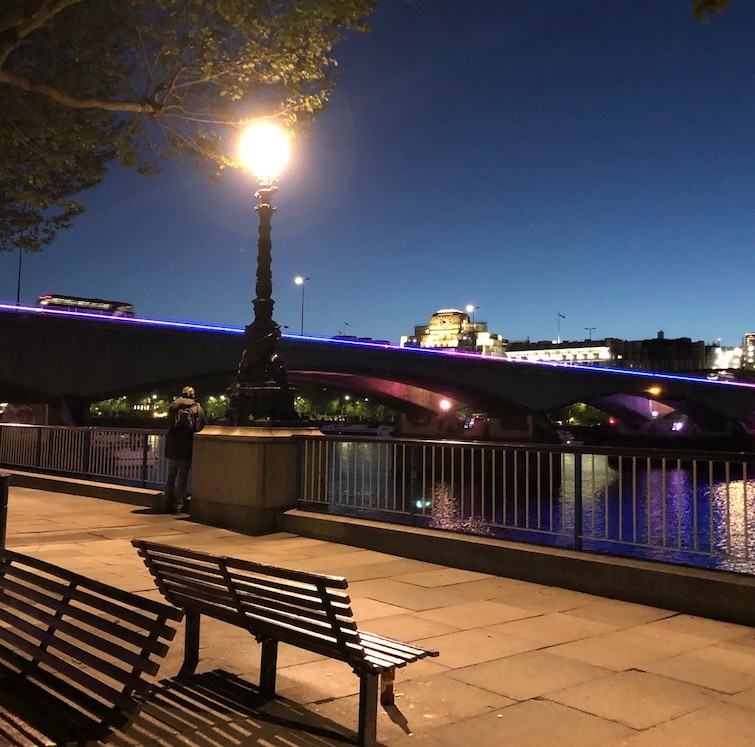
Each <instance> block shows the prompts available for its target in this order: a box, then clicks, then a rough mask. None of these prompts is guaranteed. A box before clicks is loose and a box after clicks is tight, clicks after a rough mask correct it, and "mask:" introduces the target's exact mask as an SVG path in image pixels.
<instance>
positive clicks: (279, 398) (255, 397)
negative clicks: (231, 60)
mask: <svg viewBox="0 0 755 747" xmlns="http://www.w3.org/2000/svg"><path fill="white" fill-rule="evenodd" d="M288 157H289V142H288V138H287V136H286V134H285V133H284V132H283V131H282V130H280V129H279V128H277V127H275V126H274V125H272V124H269V123H262V124H258V125H255V126H253V127H251V128H250V129H248V130H247V131H246V132H245V133H244V134H243V135H242V137H241V140H240V142H239V158H240V160H241V161H242V163H243V164H244V167H245V168H246V169H247V170H249V171H250V172H251V173H252V174H253V175H254V177H255V178H256V179H257V181H258V183H259V189H258V190H257V191H256V192H255V194H254V196H255V197H256V198H257V199H258V200H259V204H258V205H256V206H255V208H254V209H255V210H256V211H257V215H258V216H259V240H258V242H257V282H256V285H255V292H256V297H255V299H254V301H253V302H252V305H253V306H254V321H253V322H252V323H251V324H250V325H248V326H247V327H246V329H245V332H244V353H243V355H242V357H241V362H240V363H239V369H238V373H237V374H236V382H235V384H234V386H233V387H232V388H231V402H230V410H229V412H230V417H231V420H232V422H233V423H234V424H235V425H253V424H254V423H258V422H269V421H292V420H296V419H297V415H296V411H295V410H294V394H295V390H294V389H292V388H291V387H290V386H289V384H288V376H287V374H286V368H285V366H284V364H283V360H282V359H281V357H280V356H279V355H278V353H277V352H276V350H275V349H276V345H277V342H278V340H279V339H280V336H281V333H280V327H279V326H278V325H277V324H276V323H275V322H274V321H273V306H274V305H275V302H274V301H273V276H272V270H271V263H272V242H271V239H270V232H271V227H270V221H271V218H272V216H273V213H274V212H275V208H274V207H273V205H272V198H273V195H274V194H275V192H276V190H277V187H276V186H275V185H276V182H277V181H278V177H279V176H280V174H281V172H282V171H283V169H284V168H285V166H286V163H287V162H288Z"/></svg>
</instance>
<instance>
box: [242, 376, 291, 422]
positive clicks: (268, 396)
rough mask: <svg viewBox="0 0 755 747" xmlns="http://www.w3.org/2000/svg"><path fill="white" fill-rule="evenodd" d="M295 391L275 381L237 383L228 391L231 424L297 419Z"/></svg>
mask: <svg viewBox="0 0 755 747" xmlns="http://www.w3.org/2000/svg"><path fill="white" fill-rule="evenodd" d="M295 395H296V390H295V389H293V388H291V387H288V386H281V385H280V384H276V383H275V382H271V383H265V384H256V383H245V382H237V383H236V384H235V385H234V386H233V388H232V390H231V401H230V413H231V422H232V423H233V424H234V425H270V424H271V423H275V424H281V425H285V424H291V423H298V422H300V418H299V416H298V415H297V414H296V410H295V409H294V396H295Z"/></svg>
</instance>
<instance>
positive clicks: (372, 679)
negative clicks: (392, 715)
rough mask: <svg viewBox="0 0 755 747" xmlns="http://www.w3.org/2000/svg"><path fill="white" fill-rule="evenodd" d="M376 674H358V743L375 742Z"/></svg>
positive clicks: (370, 743)
mask: <svg viewBox="0 0 755 747" xmlns="http://www.w3.org/2000/svg"><path fill="white" fill-rule="evenodd" d="M377 699H378V675H377V674H362V675H360V676H359V744H361V745H366V746H367V747H369V746H370V745H374V744H376V743H377Z"/></svg>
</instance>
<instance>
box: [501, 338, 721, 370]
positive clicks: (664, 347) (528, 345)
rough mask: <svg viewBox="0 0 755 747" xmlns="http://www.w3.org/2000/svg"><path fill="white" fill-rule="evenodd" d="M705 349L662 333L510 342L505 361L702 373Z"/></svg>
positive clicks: (702, 344) (706, 363)
mask: <svg viewBox="0 0 755 747" xmlns="http://www.w3.org/2000/svg"><path fill="white" fill-rule="evenodd" d="M708 356H709V349H708V346H706V344H705V343H704V342H703V341H702V340H698V341H697V342H693V341H692V340H691V339H690V338H689V337H678V338H674V339H669V338H667V337H666V336H665V335H664V334H663V332H659V333H658V335H657V337H654V338H651V339H649V340H619V339H616V338H614V337H607V338H606V339H605V340H583V341H581V342H542V341H541V342H534V343H533V342H529V341H527V342H512V343H510V344H509V346H508V350H507V351H506V357H507V358H510V359H513V360H529V361H547V362H551V363H572V364H581V365H590V366H609V367H615V368H630V369H636V370H639V371H659V372H665V373H674V372H678V371H703V370H705V369H706V368H708V367H709V366H708Z"/></svg>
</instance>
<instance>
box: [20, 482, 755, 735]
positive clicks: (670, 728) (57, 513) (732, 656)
mask: <svg viewBox="0 0 755 747" xmlns="http://www.w3.org/2000/svg"><path fill="white" fill-rule="evenodd" d="M9 506H10V507H9V519H8V546H9V547H10V548H12V549H15V550H18V551H20V552H24V553H28V554H29V555H33V556H35V557H40V558H44V559H46V560H49V561H51V562H54V563H57V564H58V565H61V566H64V567H66V568H69V569H71V570H74V571H78V572H80V573H83V574H85V575H88V576H91V577H94V578H97V579H100V580H101V581H104V582H107V583H110V584H113V585H115V586H119V587H121V588H126V589H129V590H131V591H135V592H138V593H143V594H145V595H149V596H155V598H159V595H158V594H157V593H156V591H155V589H154V585H153V583H152V579H151V577H150V576H149V574H148V573H147V571H146V569H145V568H144V566H143V564H142V561H141V560H140V559H139V557H138V556H137V554H136V551H135V550H134V549H133V548H132V547H131V545H130V540H131V539H132V538H134V537H141V538H152V539H157V540H159V541H163V542H167V543H171V544H175V545H181V546H189V547H193V548H197V549H201V550H207V551H210V552H219V553H223V554H226V555H232V556H237V557H243V558H248V559H252V560H256V561H261V562H265V563H272V564H278V565H286V566H290V567H292V568H299V569H305V570H309V571H319V572H324V573H332V574H339V575H344V576H346V578H347V579H349V581H350V593H351V596H352V600H353V607H354V611H355V614H356V616H357V617H358V619H359V621H360V624H361V625H362V626H363V627H364V628H365V629H367V630H370V631H372V632H375V633H382V634H385V635H388V636H393V637H396V638H400V639H404V640H410V641H417V642H419V643H422V644H426V645H427V646H430V647H433V648H437V649H439V650H440V652H441V655H440V657H439V658H437V659H431V660H424V661H421V662H419V663H416V664H414V665H412V666H410V667H408V668H407V669H406V670H403V671H400V672H399V673H398V675H397V680H396V693H397V697H396V705H395V707H392V708H390V709H388V710H387V711H386V710H384V709H382V708H381V709H380V715H379V721H378V738H379V740H380V742H381V743H382V744H386V745H397V746H398V745H402V746H403V745H413V744H428V745H431V744H432V745H454V747H456V746H457V745H459V744H472V745H475V747H486V746H487V745H491V746H492V745H496V747H498V745H505V746H506V747H540V746H541V745H542V746H543V747H553V746H554V745H565V746H566V745H574V747H590V746H591V745H596V746H598V745H599V746H600V747H619V745H626V747H661V746H662V747H674V746H675V745H679V746H680V747H681V746H682V745H683V746H684V747H698V746H699V747H713V746H714V745H715V746H716V747H717V746H718V745H725V746H726V747H751V745H753V744H754V743H755V630H753V629H752V628H748V627H743V626H738V625H732V624H728V623H721V622H715V621H711V620H705V619H701V618H694V617H690V616H688V615H679V614H675V613H673V612H669V611H667V610H661V609H654V608H651V607H643V606H640V605H635V604H629V603H626V602H617V601H613V600H609V599H603V598H600V597H593V596H590V595H588V594H582V593H578V592H573V591H565V590H562V589H556V588H549V587H545V586H539V585H537V584H531V583H526V582H522V581H514V580H510V579H506V578H500V577H496V576H489V575H486V574H482V573H472V572H469V571H462V570H457V569H454V568H447V567H444V566H438V565H431V564H429V563H422V562H418V561H414V560H406V559H403V558H400V557H396V556H392V555H387V554H384V553H379V552H373V551H369V550H362V549H359V548H354V547H347V546H344V545H337V544H333V543H329V542H322V541H319V540H312V539H306V538H302V537H297V536H293V535H289V534H274V535H269V536H266V537H247V536H245V535H242V534H238V533H235V532H231V531H226V530H222V529H216V528H213V527H206V526H202V525H199V524H196V523H193V522H192V521H191V520H190V519H188V518H187V517H175V516H170V515H160V514H155V513H153V512H151V511H150V510H148V509H143V508H138V507H134V506H131V505H126V504H121V503H113V502H110V501H103V500H97V499H92V498H82V497H78V496H70V495H63V494H59V493H50V492H43V491H39V490H32V489H26V488H11V494H10V501H9ZM202 625H203V630H202V649H201V652H200V666H199V669H198V674H197V675H195V676H194V677H191V678H187V679H178V678H177V677H176V676H175V675H176V674H177V672H178V669H179V665H180V662H181V658H182V655H183V652H182V645H183V642H182V636H181V635H179V637H177V638H176V640H175V642H174V643H173V645H172V647H171V651H170V654H169V656H168V658H167V660H166V662H165V663H164V665H163V667H162V669H161V670H160V674H159V685H158V688H157V690H156V692H155V694H154V696H153V697H152V698H151V699H150V703H149V704H148V706H147V707H146V708H145V709H144V710H143V711H142V713H141V714H140V716H139V717H138V719H137V720H136V721H135V722H134V723H133V724H131V725H130V726H129V727H128V729H127V730H126V732H125V733H124V734H122V735H118V736H117V737H116V739H115V742H114V743H115V744H116V745H123V746H125V745H196V746H197V747H226V746H235V745H268V746H271V745H275V746H279V747H284V746H290V745H296V746H298V745H302V746H305V745H341V744H347V743H349V742H350V741H351V742H353V740H354V730H355V729H356V723H357V702H358V695H357V689H358V680H357V678H356V676H354V675H353V674H352V672H351V670H350V669H349V668H348V667H347V666H346V665H344V664H342V663H339V662H335V661H331V660H326V659H322V658H320V657H317V656H314V655H310V654H308V653H306V652H302V651H299V650H297V649H292V648H289V647H286V646H282V647H281V652H280V659H279V665H280V669H279V674H278V685H279V695H280V697H279V698H277V699H276V700H275V701H271V702H269V703H264V702H261V701H260V700H259V698H258V697H257V694H256V690H255V685H256V683H257V681H258V679H257V677H258V659H259V652H258V647H257V644H256V643H255V641H254V640H253V639H252V637H251V636H250V635H248V634H247V633H245V632H244V631H241V630H239V629H237V628H233V627H230V626H226V625H223V624H221V623H214V622H213V621H206V622H205V621H203V623H202Z"/></svg>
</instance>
